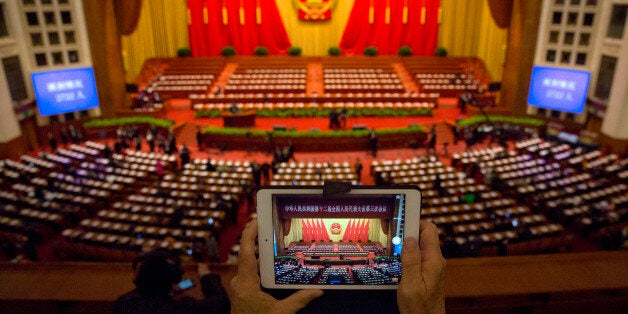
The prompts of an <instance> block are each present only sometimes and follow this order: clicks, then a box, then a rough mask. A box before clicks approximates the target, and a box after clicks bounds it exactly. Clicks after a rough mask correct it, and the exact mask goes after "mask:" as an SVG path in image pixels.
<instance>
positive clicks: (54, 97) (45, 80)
mask: <svg viewBox="0 0 628 314" xmlns="http://www.w3.org/2000/svg"><path fill="white" fill-rule="evenodd" d="M32 80H33V88H34V89H35V97H36V98H37V107H38V108H39V113H40V114H41V115H42V116H49V115H54V114H60V113H68V112H74V111H79V110H87V109H91V108H95V107H98V105H99V102H98V91H97V90H96V80H95V78H94V70H93V69H92V68H76V69H67V70H57V71H47V72H36V73H33V75H32Z"/></svg>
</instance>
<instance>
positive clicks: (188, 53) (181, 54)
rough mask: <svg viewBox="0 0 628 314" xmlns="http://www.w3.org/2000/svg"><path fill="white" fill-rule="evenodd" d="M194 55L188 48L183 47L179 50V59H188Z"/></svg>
mask: <svg viewBox="0 0 628 314" xmlns="http://www.w3.org/2000/svg"><path fill="white" fill-rule="evenodd" d="M191 55H192V50H190V48H188V47H182V48H179V49H177V57H179V58H187V57H189V56H191Z"/></svg>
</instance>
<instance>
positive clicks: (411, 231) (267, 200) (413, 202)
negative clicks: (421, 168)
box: [257, 186, 421, 290]
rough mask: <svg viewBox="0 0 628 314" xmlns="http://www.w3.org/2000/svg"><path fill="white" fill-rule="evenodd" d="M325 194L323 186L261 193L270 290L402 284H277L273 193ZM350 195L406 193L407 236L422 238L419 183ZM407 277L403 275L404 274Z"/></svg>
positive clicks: (263, 256) (262, 258)
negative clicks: (420, 233)
mask: <svg viewBox="0 0 628 314" xmlns="http://www.w3.org/2000/svg"><path fill="white" fill-rule="evenodd" d="M276 194H279V195H286V194H294V195H308V194H309V195H311V194H318V195H322V194H323V188H322V187H315V188H311V187H304V188H301V187H287V188H282V187H263V188H261V189H260V190H259V191H258V192H257V219H258V226H259V231H258V246H259V264H260V279H261V284H262V286H263V287H264V288H268V289H333V290H364V289H366V290H382V289H387V290H391V289H397V287H398V285H295V284H276V283H275V271H274V263H275V262H274V243H273V228H274V226H273V213H272V210H273V209H272V207H273V206H272V199H273V195H276ZM346 194H347V195H374V194H404V195H405V196H406V201H405V203H406V206H405V214H404V215H405V216H404V238H408V237H413V238H415V239H417V240H418V238H419V225H420V218H421V192H420V190H419V189H418V187H416V186H402V187H353V189H352V190H351V191H350V192H349V193H346ZM402 276H403V274H402Z"/></svg>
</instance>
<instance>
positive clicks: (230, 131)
mask: <svg viewBox="0 0 628 314" xmlns="http://www.w3.org/2000/svg"><path fill="white" fill-rule="evenodd" d="M203 131H204V133H206V134H214V135H246V134H250V135H251V136H266V134H267V132H266V131H263V130H249V129H241V128H217V127H213V126H209V127H206V128H205V129H204V130H203ZM375 132H376V133H377V134H379V135H382V134H406V133H413V132H425V128H424V127H423V126H420V125H413V126H408V127H406V128H397V129H379V130H376V131H375ZM369 133H370V130H366V129H365V130H339V131H318V130H311V131H273V136H278V137H295V138H297V137H348V136H353V137H365V136H368V135H369Z"/></svg>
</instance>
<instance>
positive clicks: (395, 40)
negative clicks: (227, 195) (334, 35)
mask: <svg viewBox="0 0 628 314" xmlns="http://www.w3.org/2000/svg"><path fill="white" fill-rule="evenodd" d="M439 16H440V0H356V1H355V4H354V5H353V10H352V11H351V15H350V16H349V20H348V22H347V27H346V28H345V31H344V34H343V36H342V40H341V41H340V48H341V49H342V53H343V54H345V55H361V54H363V53H364V48H366V47H367V46H375V47H377V49H378V51H379V54H381V55H394V54H397V51H398V50H399V47H401V46H410V48H412V52H413V54H414V55H423V56H432V55H434V52H435V50H436V44H437V40H438V24H439Z"/></svg>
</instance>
